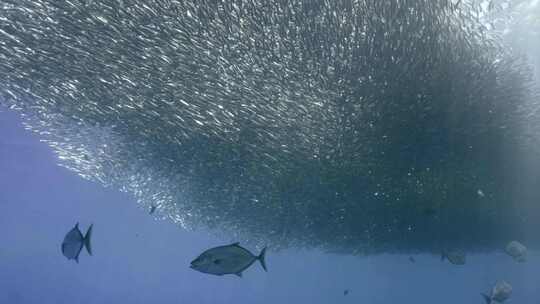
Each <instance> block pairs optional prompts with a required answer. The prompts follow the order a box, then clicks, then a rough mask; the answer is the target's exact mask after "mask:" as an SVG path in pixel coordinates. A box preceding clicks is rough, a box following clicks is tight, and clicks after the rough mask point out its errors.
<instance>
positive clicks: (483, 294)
mask: <svg viewBox="0 0 540 304" xmlns="http://www.w3.org/2000/svg"><path fill="white" fill-rule="evenodd" d="M481 295H482V297H483V298H484V301H486V303H487V304H489V303H491V297H489V296H488V295H487V294H485V293H481Z"/></svg>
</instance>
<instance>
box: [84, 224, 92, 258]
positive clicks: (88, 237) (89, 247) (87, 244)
mask: <svg viewBox="0 0 540 304" xmlns="http://www.w3.org/2000/svg"><path fill="white" fill-rule="evenodd" d="M93 226H94V224H92V225H90V227H88V230H86V234H85V235H84V247H86V251H88V254H89V255H92V243H91V239H92V227H93Z"/></svg>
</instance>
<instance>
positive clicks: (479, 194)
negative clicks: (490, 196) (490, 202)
mask: <svg viewBox="0 0 540 304" xmlns="http://www.w3.org/2000/svg"><path fill="white" fill-rule="evenodd" d="M476 194H478V196H479V197H486V195H485V194H484V191H482V189H478V191H476Z"/></svg>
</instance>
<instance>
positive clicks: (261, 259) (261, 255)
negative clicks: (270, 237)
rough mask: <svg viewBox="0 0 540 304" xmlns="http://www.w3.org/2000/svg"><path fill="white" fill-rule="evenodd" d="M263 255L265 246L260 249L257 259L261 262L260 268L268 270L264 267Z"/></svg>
mask: <svg viewBox="0 0 540 304" xmlns="http://www.w3.org/2000/svg"><path fill="white" fill-rule="evenodd" d="M265 255H266V247H264V248H263V250H261V254H259V256H258V257H257V259H258V260H259V262H261V266H262V268H263V269H264V271H268V270H267V269H266V261H265V259H264V258H265Z"/></svg>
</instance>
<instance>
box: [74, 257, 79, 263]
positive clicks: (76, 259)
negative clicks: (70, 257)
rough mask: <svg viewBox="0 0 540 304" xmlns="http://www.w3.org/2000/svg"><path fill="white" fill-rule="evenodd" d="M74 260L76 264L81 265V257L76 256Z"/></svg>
mask: <svg viewBox="0 0 540 304" xmlns="http://www.w3.org/2000/svg"><path fill="white" fill-rule="evenodd" d="M74 260H75V262H77V264H79V256H76V257H75V258H74Z"/></svg>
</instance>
